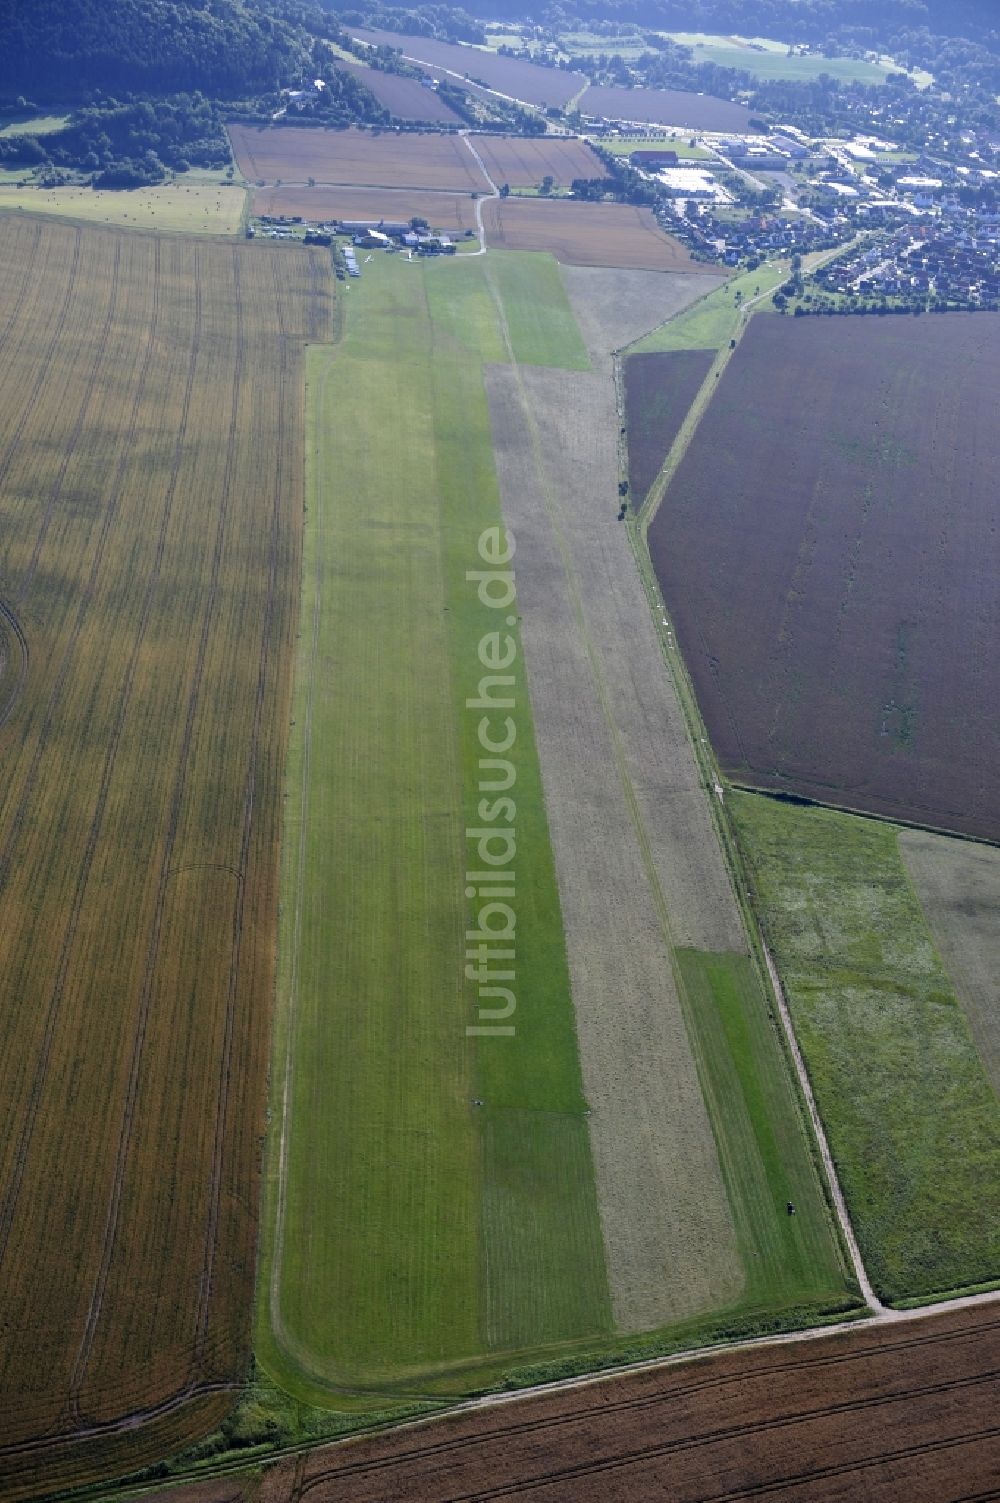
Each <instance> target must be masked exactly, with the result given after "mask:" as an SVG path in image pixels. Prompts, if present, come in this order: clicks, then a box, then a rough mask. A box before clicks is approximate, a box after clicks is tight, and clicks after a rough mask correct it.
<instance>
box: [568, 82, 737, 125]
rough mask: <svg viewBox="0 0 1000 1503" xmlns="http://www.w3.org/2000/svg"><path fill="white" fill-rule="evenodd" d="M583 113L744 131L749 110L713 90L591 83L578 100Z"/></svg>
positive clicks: (621, 118) (597, 116)
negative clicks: (704, 92) (713, 93)
mask: <svg viewBox="0 0 1000 1503" xmlns="http://www.w3.org/2000/svg"><path fill="white" fill-rule="evenodd" d="M577 109H578V110H579V111H580V113H581V115H591V116H593V117H595V118H596V119H600V120H639V121H645V122H648V123H649V124H650V125H676V126H679V127H681V128H682V129H687V130H733V131H745V130H746V129H747V128H748V125H749V122H750V111H749V110H748V109H747V108H746V106H745V105H742V104H733V103H732V102H731V101H730V100H728V99H715V98H713V96H712V95H711V94H692V93H690V92H689V91H687V90H685V89H642V88H636V89H625V88H620V87H617V86H614V85H608V84H590V85H589V86H588V88H587V90H586V92H585V93H584V95H583V97H582V98H581V99H580V100H579V101H578V103H577Z"/></svg>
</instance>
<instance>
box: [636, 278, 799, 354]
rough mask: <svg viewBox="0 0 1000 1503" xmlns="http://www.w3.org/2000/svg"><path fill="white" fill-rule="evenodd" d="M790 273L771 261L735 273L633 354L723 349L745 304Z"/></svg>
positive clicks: (649, 337) (643, 342)
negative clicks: (740, 272)
mask: <svg viewBox="0 0 1000 1503" xmlns="http://www.w3.org/2000/svg"><path fill="white" fill-rule="evenodd" d="M787 275H788V268H787V266H785V265H784V264H782V263H778V262H768V263H767V264H765V265H764V266H759V267H758V268H757V270H756V271H747V272H744V273H743V274H742V275H741V276H738V277H733V279H732V280H731V281H729V282H726V283H724V284H723V285H722V286H721V287H716V288H714V290H713V291H712V292H709V293H708V294H707V296H706V297H703V298H700V299H699V300H698V302H697V303H692V305H691V307H690V308H686V309H685V310H684V312H683V313H680V314H678V316H677V317H676V318H672V319H670V321H669V322H668V323H665V324H662V325H661V326H660V328H658V329H654V330H653V332H652V333H651V334H647V335H646V337H645V338H644V339H640V340H639V341H638V343H637V344H634V345H632V346H631V347H630V349H629V354H630V355H642V354H647V353H650V352H652V351H654V350H719V349H721V348H722V346H723V345H724V344H725V343H726V342H727V340H729V339H731V338H733V336H734V335H735V334H736V332H737V329H738V328H739V323H740V314H741V307H742V305H745V304H747V303H749V302H750V301H751V300H752V299H754V298H756V297H758V296H760V295H762V294H763V295H764V296H766V295H767V294H768V293H769V292H772V291H773V290H774V288H775V287H778V286H780V285H781V283H782V282H783V281H784V280H785V278H786V277H787Z"/></svg>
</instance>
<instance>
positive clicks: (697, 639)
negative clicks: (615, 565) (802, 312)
mask: <svg viewBox="0 0 1000 1503" xmlns="http://www.w3.org/2000/svg"><path fill="white" fill-rule="evenodd" d="M996 335H997V326H996V323H995V322H994V320H993V318H992V316H991V315H990V314H988V313H982V314H973V315H969V314H965V313H950V314H944V315H942V316H940V317H935V318H912V317H907V318H892V319H875V318H871V319H868V318H838V319H819V318H800V319H786V318H779V317H778V316H777V315H773V316H772V315H760V316H758V317H756V318H754V319H753V320H752V321H751V323H750V326H749V328H748V330H747V333H746V335H745V337H744V338H743V340H742V341H741V342H740V345H739V348H738V349H737V351H736V353H735V355H734V356H733V358H732V360H731V361H730V363H729V365H728V367H727V369H726V372H725V374H724V375H723V377H722V380H721V381H720V382H719V389H718V392H717V393H716V395H715V397H714V398H713V400H712V402H711V405H710V406H709V407H708V409H707V412H706V414H705V416H704V418H703V419H702V422H701V424H700V426H699V428H698V430H697V432H696V433H695V435H694V438H693V440H692V442H691V445H690V447H689V449H688V450H687V453H686V455H685V457H684V459H683V460H682V462H681V464H680V466H679V468H678V470H677V474H676V476H675V478H674V479H673V481H672V482H671V485H670V487H669V489H668V490H667V493H666V497H665V499H664V502H663V505H662V506H661V508H660V510H659V512H658V514H657V516H656V517H655V519H654V521H653V523H652V525H651V527H650V533H649V542H650V551H651V553H652V557H653V562H654V565H655V566H656V570H657V574H658V575H659V578H660V583H661V585H662V588H663V594H664V598H665V600H666V602H667V605H668V606H669V607H671V608H672V610H673V612H674V615H675V618H676V622H677V625H678V629H679V635H680V642H681V646H682V648H683V649H684V652H685V654H686V657H687V660H688V664H689V666H690V669H691V674H692V677H693V679H694V683H695V688H696V690H697V692H698V697H699V700H700V702H701V706H702V711H703V713H704V716H705V719H706V722H707V724H708V727H709V731H710V734H711V736H712V739H713V742H714V744H715V746H716V749H717V751H718V753H719V757H720V760H721V761H722V763H723V765H724V766H725V767H726V768H727V769H728V770H729V771H730V772H731V773H732V774H733V775H734V777H736V778H738V779H740V780H741V781H745V782H747V783H752V784H754V785H756V786H761V787H765V788H772V789H780V790H785V791H788V792H792V793H797V794H804V795H806V796H808V797H810V798H817V799H820V800H822V801H823V802H826V803H832V804H841V805H844V806H846V807H848V808H852V809H856V810H862V811H866V812H870V813H875V814H882V815H887V816H888V817H889V818H892V819H903V820H909V821H912V822H914V823H919V824H923V825H930V826H933V827H935V828H938V829H942V830H952V831H957V832H959V833H962V834H970V835H979V836H983V837H985V838H987V839H989V840H994V841H996V840H998V839H1000V731H998V725H997V717H996V706H997V704H998V703H1000V657H998V655H997V652H996V631H997V619H998V612H1000V586H998V581H997V570H996V535H997V529H998V526H1000V495H998V491H997V484H996V472H997V465H998V461H1000V428H998V426H997V422H996V403H995V393H996V391H997V388H998V385H1000V341H998V340H997V337H996Z"/></svg>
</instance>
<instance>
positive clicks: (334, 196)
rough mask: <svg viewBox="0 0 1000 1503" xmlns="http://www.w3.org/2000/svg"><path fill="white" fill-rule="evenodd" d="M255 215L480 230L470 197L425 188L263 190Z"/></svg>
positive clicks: (457, 232) (449, 230) (455, 232)
mask: <svg viewBox="0 0 1000 1503" xmlns="http://www.w3.org/2000/svg"><path fill="white" fill-rule="evenodd" d="M253 210H254V213H255V214H288V215H291V214H301V215H302V217H303V218H304V219H311V220H317V221H320V220H326V219H388V220H390V221H391V220H398V221H402V220H404V219H412V218H413V216H414V215H418V216H419V217H420V218H421V219H426V220H427V223H428V224H429V225H430V227H431V229H432V230H442V231H444V232H445V233H446V234H449V235H462V234H464V232H465V231H466V230H474V229H475V228H476V206H475V203H474V201H473V200H472V198H471V197H470V196H469V194H468V193H435V192H433V191H432V192H428V191H427V190H426V189H424V188H332V187H328V186H325V185H323V184H319V183H317V185H316V187H315V188H309V187H307V186H305V185H302V186H301V187H296V188H258V189H257V191H256V192H255V193H254V196H253Z"/></svg>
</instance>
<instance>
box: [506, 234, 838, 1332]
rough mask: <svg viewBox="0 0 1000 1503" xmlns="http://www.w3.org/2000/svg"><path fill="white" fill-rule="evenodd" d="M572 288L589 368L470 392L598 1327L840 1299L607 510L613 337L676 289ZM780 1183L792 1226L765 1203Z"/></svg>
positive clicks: (716, 853)
mask: <svg viewBox="0 0 1000 1503" xmlns="http://www.w3.org/2000/svg"><path fill="white" fill-rule="evenodd" d="M488 264H489V263H488ZM568 280H569V286H570V291H571V297H572V300H573V303H574V307H575V308H579V309H580V310H581V322H582V324H583V327H584V328H585V330H586V332H587V338H588V343H589V344H590V347H591V351H592V361H593V364H594V367H595V368H594V370H593V372H590V373H588V372H580V373H572V372H568V371H565V370H545V369H540V368H536V369H526V368H524V367H521V366H508V367H501V366H493V367H491V368H490V369H489V371H488V372H487V391H488V394H489V401H490V413H491V420H492V425H493V436H494V447H495V451H496V456H497V464H498V470H499V476H500V486H501V495H502V498H503V505H504V515H505V517H506V519H507V521H508V525H510V526H511V528H512V529H513V531H514V533H515V535H516V536H517V538H518V555H517V557H518V586H519V596H518V598H519V604H520V607H521V611H522V615H523V620H524V633H525V652H526V657H527V663H528V669H529V678H530V684H531V691H532V702H533V705H534V710H535V721H536V726H537V734H538V741H539V751H540V755H541V759H542V774H543V778H544V781H545V789H546V803H547V807H548V811H549V825H550V829H551V832H552V840H553V846H554V850H555V858H556V868H557V872H558V876H559V886H560V893H561V896H562V908H563V916H564V922H565V925H566V938H567V945H568V954H569V967H570V977H571V981H572V987H573V996H574V1001H575V1005H576V1012H577V1019H578V1029H579V1037H580V1049H581V1056H582V1061H583V1073H584V1088H585V1091H586V1095H587V1099H588V1102H589V1103H590V1105H591V1107H592V1108H593V1116H592V1118H591V1136H592V1141H593V1144H594V1155H595V1167H596V1171H597V1187H598V1196H599V1199H600V1203H601V1210H602V1217H603V1225H604V1238H605V1246H606V1248H607V1257H608V1271H609V1277H610V1280H611V1290H612V1299H613V1304H614V1311H615V1316H616V1322H617V1324H618V1328H619V1330H624V1331H627V1330H630V1329H651V1328H654V1327H656V1326H658V1325H659V1326H663V1325H666V1324H668V1323H670V1322H675V1321H678V1320H683V1319H691V1318H693V1317H696V1316H698V1315H703V1314H704V1313H705V1312H706V1311H709V1310H712V1309H716V1310H718V1309H719V1308H721V1307H726V1308H728V1309H729V1310H730V1311H732V1312H743V1313H744V1314H745V1313H747V1312H750V1311H754V1312H756V1313H758V1314H759V1313H760V1312H761V1311H764V1310H770V1311H772V1312H773V1311H775V1310H778V1309H781V1308H785V1309H787V1308H788V1306H789V1305H792V1304H797V1303H800V1304H801V1305H803V1306H805V1305H808V1304H810V1303H813V1304H814V1305H815V1304H817V1303H821V1302H823V1301H826V1300H829V1301H834V1302H835V1301H836V1300H838V1299H842V1298H844V1296H845V1293H846V1290H845V1284H844V1279H843V1273H842V1270H841V1268H840V1264H839V1260H838V1256H837V1252H836V1248H835V1245H834V1243H833V1240H832V1237H831V1234H830V1226H829V1221H828V1218H827V1215H826V1210H825V1206H824V1203H823V1199H822V1195H821V1193H820V1189H819V1185H818V1183H817V1180H816V1177H815V1174H814V1171H813V1168H812V1164H811V1161H810V1157H809V1150H808V1145H807V1142H806V1138H805V1134H804V1132H803V1128H802V1123H801V1120H800V1118H799V1115H798V1108H797V1104H796V1102H795V1098H794V1093H793V1091H792V1088H791V1085H790V1083H789V1080H788V1076H787V1071H786V1067H785V1063H784V1059H783V1056H782V1052H781V1046H780V1044H779V1041H778V1038H777V1036H776V1034H775V1031H774V1027H773V1023H772V1020H771V1019H770V1018H769V1016H768V1013H767V1008H766V1005H765V1003H764V998H763V995H762V993H761V990H760V987H759V984H758V982H757V979H756V976H755V974H754V973H753V971H752V969H751V967H750V963H749V961H748V959H747V957H746V955H745V953H743V947H744V939H743V933H742V929H741V925H740V918H739V913H738V910H737V907H736V903H735V899H734V896H733V893H732V890H731V888H730V886H729V882H728V878H727V874H726V870H725V867H724V864H723V860H722V855H721V851H720V849H719V845H718V843H717V840H716V836H715V832H714V830H713V827H712V822H711V818H710V813H709V809H708V804H707V798H706V791H705V789H704V788H703V786H702V784H701V780H700V777H699V774H698V769H697V766H696V764H695V760H694V756H693V752H692V749H691V746H690V743H689V740H688V732H687V727H686V725H685V722H684V718H683V715H682V713H681V709H680V706H679V704H678V702H677V699H676V697H675V695H674V692H673V688H672V684H671V680H670V679H669V677H668V676H667V674H666V671H665V666H664V663H663V658H662V654H661V650H660V644H659V641H658V638H657V634H656V631H655V629H654V626H653V622H652V620H651V619H650V615H649V609H648V606H647V602H646V598H645V594H644V592H643V589H642V585H641V582H640V579H639V576H638V574H637V573H636V569H635V564H634V560H633V557H632V553H631V549H630V547H629V543H628V538H627V535H626V533H625V530H624V528H622V527H621V526H620V525H619V524H617V523H616V522H615V519H614V517H615V506H616V504H617V484H618V460H617V449H616V442H615V436H616V422H615V417H616V413H615V390H614V384H613V380H612V369H611V360H610V356H609V351H610V350H611V349H613V348H616V347H617V346H618V345H619V344H620V343H622V342H623V341H626V340H628V339H629V338H634V337H635V335H636V334H637V333H638V332H640V331H641V330H642V328H643V327H644V325H643V322H642V319H641V317H640V314H639V307H640V304H641V303H643V302H644V304H645V320H646V323H645V326H646V327H648V324H649V323H651V322H655V321H656V320H657V319H658V318H663V317H666V316H668V315H669V313H670V312H672V311H675V310H676V308H677V306H678V302H679V301H680V298H679V296H678V294H677V293H676V292H675V291H674V290H673V289H672V286H671V282H672V279H670V278H668V277H659V278H658V277H656V276H654V275H650V274H642V273H626V272H619V273H617V274H612V273H608V272H595V271H592V270H583V271H580V272H574V273H572V274H571V275H570V276H569V279H568ZM692 282H693V279H689V281H688V283H687V286H686V292H687V296H689V297H690V296H691V295H692V292H693V291H694V290H695V289H694V287H693V286H692ZM591 302H592V304H593V306H590V304H591ZM584 310H588V311H587V313H586V317H585V316H584ZM682 950H683V951H685V952H691V953H681V951H682ZM609 998H614V1005H613V1007H609V1006H608V999H609ZM724 1020H725V1021H724ZM668 1062H669V1063H668ZM665 1079H667V1080H669V1088H668V1089H666V1090H665V1089H664V1081H665ZM706 1097H707V1098H708V1101H709V1110H708V1111H707V1112H706V1109H705V1098H706ZM775 1143H780V1144H781V1152H780V1155H776V1154H775V1151H774V1147H773V1145H774V1144H775ZM778 1158H780V1167H779V1164H778V1162H777V1160H778ZM768 1166H770V1167H768ZM772 1169H773V1170H774V1171H775V1172H774V1174H773V1177H772V1175H771V1170H772ZM782 1175H784V1176H785V1180H784V1190H785V1194H784V1195H783V1194H782ZM792 1183H794V1186H795V1192H794V1195H795V1198H796V1200H799V1196H800V1195H801V1200H800V1201H799V1204H800V1208H801V1210H802V1213H803V1217H804V1220H803V1221H802V1223H801V1224H800V1223H799V1222H798V1221H797V1220H796V1221H795V1222H790V1221H789V1218H788V1217H787V1216H786V1215H785V1211H784V1203H785V1197H786V1196H787V1193H788V1186H789V1185H790V1184H792ZM734 1318H735V1315H734Z"/></svg>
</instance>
